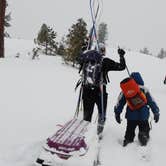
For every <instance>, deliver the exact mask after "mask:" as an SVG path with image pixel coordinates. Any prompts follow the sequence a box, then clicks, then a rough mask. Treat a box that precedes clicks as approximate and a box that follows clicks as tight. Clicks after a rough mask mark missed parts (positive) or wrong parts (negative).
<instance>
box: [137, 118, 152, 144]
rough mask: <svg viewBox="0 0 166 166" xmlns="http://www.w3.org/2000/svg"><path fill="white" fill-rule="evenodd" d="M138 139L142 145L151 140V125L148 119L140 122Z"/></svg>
mask: <svg viewBox="0 0 166 166" xmlns="http://www.w3.org/2000/svg"><path fill="white" fill-rule="evenodd" d="M138 126H139V133H138V140H139V141H140V144H141V145H142V146H145V145H146V144H147V142H148V140H149V132H150V126H149V122H148V120H145V121H140V122H139V125H138Z"/></svg>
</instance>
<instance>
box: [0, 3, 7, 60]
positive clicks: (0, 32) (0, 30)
mask: <svg viewBox="0 0 166 166" xmlns="http://www.w3.org/2000/svg"><path fill="white" fill-rule="evenodd" d="M5 11H6V0H0V58H4V56H5V55H4V26H5Z"/></svg>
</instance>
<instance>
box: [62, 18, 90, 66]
mask: <svg viewBox="0 0 166 166" xmlns="http://www.w3.org/2000/svg"><path fill="white" fill-rule="evenodd" d="M86 26H87V24H86V23H85V21H84V20H83V19H82V18H80V19H78V20H77V23H76V24H73V25H72V27H71V28H70V29H69V34H68V35H67V40H66V44H67V55H66V56H65V60H66V61H71V62H73V66H74V65H75V63H76V59H77V57H78V55H79V54H80V52H81V47H82V45H83V43H84V40H85V38H86V36H87V29H86Z"/></svg>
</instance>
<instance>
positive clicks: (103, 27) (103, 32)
mask: <svg viewBox="0 0 166 166" xmlns="http://www.w3.org/2000/svg"><path fill="white" fill-rule="evenodd" d="M107 39H108V29H107V24H106V23H104V22H102V23H100V24H99V27H98V41H99V42H100V43H105V41H106V40H107Z"/></svg>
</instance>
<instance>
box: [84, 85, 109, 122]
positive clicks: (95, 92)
mask: <svg viewBox="0 0 166 166" xmlns="http://www.w3.org/2000/svg"><path fill="white" fill-rule="evenodd" d="M82 98H83V107H84V112H83V118H84V120H86V121H89V122H91V120H92V115H93V110H94V106H95V104H96V105H97V108H98V122H99V121H100V120H104V121H105V119H106V108H107V92H106V86H103V109H104V110H103V113H104V115H102V102H101V101H102V100H101V90H100V88H99V87H95V88H91V87H83V96H82ZM102 116H103V117H102ZM99 123H100V122H99Z"/></svg>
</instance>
